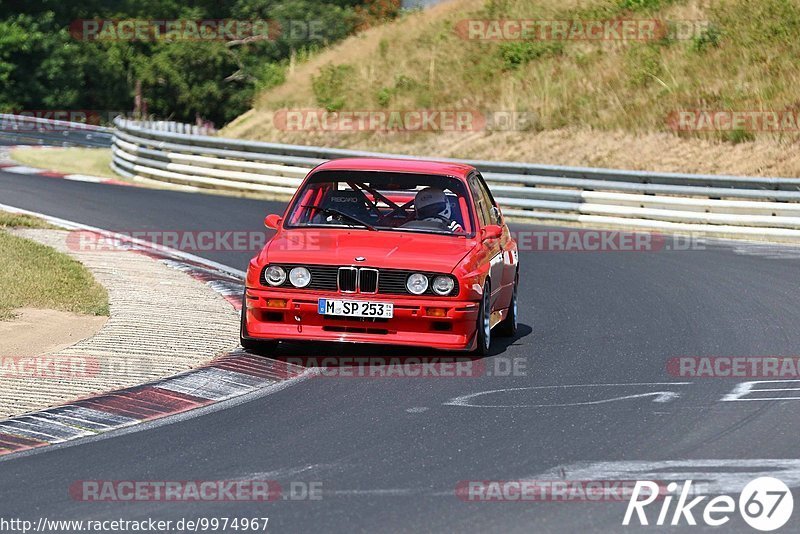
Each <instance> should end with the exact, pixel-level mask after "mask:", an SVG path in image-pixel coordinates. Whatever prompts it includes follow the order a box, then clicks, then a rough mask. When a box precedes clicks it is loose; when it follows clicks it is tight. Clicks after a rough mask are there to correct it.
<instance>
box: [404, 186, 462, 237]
mask: <svg viewBox="0 0 800 534" xmlns="http://www.w3.org/2000/svg"><path fill="white" fill-rule="evenodd" d="M414 210H415V211H416V213H417V220H418V221H430V222H439V223H440V224H442V225H444V226H445V227H446V228H447V229H448V230H450V231H451V232H463V231H464V229H463V228H462V227H461V225H460V224H458V221H455V220H453V219H451V218H450V215H451V210H450V203H449V202H448V201H447V197H446V196H445V194H444V191H442V190H441V189H438V188H435V187H426V188H425V189H423V190H421V191H420V192H419V193H417V196H416V197H415V199H414Z"/></svg>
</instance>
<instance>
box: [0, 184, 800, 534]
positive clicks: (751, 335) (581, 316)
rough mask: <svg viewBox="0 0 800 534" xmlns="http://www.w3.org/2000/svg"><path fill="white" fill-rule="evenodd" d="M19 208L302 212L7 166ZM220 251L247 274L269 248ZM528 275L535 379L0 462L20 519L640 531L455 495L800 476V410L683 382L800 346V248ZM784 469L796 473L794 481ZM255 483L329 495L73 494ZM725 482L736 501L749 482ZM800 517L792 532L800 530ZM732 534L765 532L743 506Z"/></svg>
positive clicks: (492, 362) (228, 215)
mask: <svg viewBox="0 0 800 534" xmlns="http://www.w3.org/2000/svg"><path fill="white" fill-rule="evenodd" d="M0 203H3V204H8V205H12V206H16V207H19V208H24V209H28V210H33V211H38V212H42V213H46V214H49V215H53V216H56V217H61V218H65V219H69V220H73V221H78V222H82V223H85V224H89V225H92V226H97V227H101V228H105V229H108V230H117V231H119V230H123V231H125V230H142V229H158V230H220V231H230V230H258V229H260V228H262V226H261V224H262V221H263V217H264V215H265V214H266V213H269V212H276V211H280V210H281V206H280V205H279V204H277V203H272V202H263V201H257V200H246V199H237V198H232V197H220V196H212V195H203V194H190V193H182V192H173V191H160V190H148V189H140V188H132V187H120V186H111V185H100V184H92V183H82V182H69V181H65V180H58V179H50V178H45V177H39V176H19V175H11V174H8V173H2V172H0ZM514 228H515V229H516V230H520V231H526V230H536V228H533V227H526V226H523V225H516V226H514ZM538 230H541V228H539V229H538ZM199 255H202V256H206V257H208V258H210V259H213V260H215V261H220V262H223V263H225V264H226V265H229V266H231V267H234V268H236V269H244V267H245V265H246V263H247V260H248V259H249V257H250V256H251V254H250V253H249V252H246V251H242V252H233V251H231V252H215V253H202V252H201V253H199ZM520 263H521V268H522V271H521V289H520V291H521V293H520V295H521V296H520V321H521V323H522V325H521V327H520V334H519V336H518V337H517V339H515V340H513V341H512V342H503V343H498V342H497V341H498V340H496V341H495V346H494V349H493V355H492V356H491V357H489V358H487V359H486V366H487V369H489V370H490V371H491V370H495V369H498V368H500V367H503V365H504V363H505V362H507V361H509V359H520V360H518V361H522V362H524V364H525V373H524V374H523V373H521V372H520V373H517V374H516V375H515V376H502V373H497V372H494V373H492V375H493V376H480V377H470V378H416V379H413V378H375V379H364V378H318V379H311V380H305V381H302V382H299V383H297V384H295V385H293V386H292V387H289V388H286V389H284V390H282V391H279V392H276V393H273V394H270V395H264V396H254V397H253V398H251V399H248V401H247V402H243V403H238V404H232V405H228V406H222V407H220V409H218V410H212V411H209V412H207V413H203V414H201V415H199V416H197V417H190V418H179V419H175V420H172V421H169V423H170V424H162V425H153V426H151V427H145V428H144V429H142V430H140V431H138V432H127V433H119V434H117V435H113V436H111V437H109V438H107V439H102V440H97V441H92V442H88V443H77V444H73V445H70V446H66V447H60V448H51V449H46V450H42V451H41V452H38V453H36V454H31V455H27V456H11V457H9V458H8V459H6V460H4V461H0V515H2V516H3V517H17V518H25V519H31V520H34V521H36V520H37V519H38V518H39V517H42V516H44V517H47V518H49V519H119V518H123V519H146V518H148V517H150V518H155V519H173V520H175V519H180V518H198V517H206V518H210V517H237V516H238V517H264V516H268V517H269V518H270V523H269V525H270V532H315V531H323V532H359V531H363V532H383V531H385V532H419V531H422V532H576V531H583V532H625V531H634V530H637V529H635V528H633V527H623V526H621V522H622V517H623V514H624V511H625V504H624V503H608V502H605V503H592V504H589V503H583V502H572V503H564V502H464V501H462V500H460V499H459V498H457V497H456V496H455V488H456V486H457V485H458V483H459V482H460V481H467V480H505V481H508V480H519V479H539V480H541V479H553V478H563V479H565V480H571V479H580V478H586V477H588V476H591V477H592V478H595V479H598V478H599V479H602V478H603V477H605V476H608V477H611V475H609V469H612V468H615V469H622V470H623V471H625V473H626V474H624V475H622V478H623V479H628V480H630V479H633V480H635V479H637V478H638V477H637V476H636V475H637V473H639V474H641V475H642V476H644V475H643V473H650V476H660V477H661V479H670V477H671V476H674V477H677V478H681V479H683V478H686V477H685V476H684V475H683V474H682V473H686V472H690V473H693V474H692V475H690V476H692V477H694V478H702V479H705V480H709V481H714V480H720V479H724V480H730V479H731V478H733V479H734V483H733V484H732V485H733V486H736V484H737V483H738V481H739V480H740V478H737V477H743V478H741V480H745V481H746V480H749V479H751V478H754V477H755V476H756V473H761V472H764V471H773V472H775V473H776V476H778V477H779V478H782V479H784V480H785V481H787V482H789V481H790V480H796V481H795V483H794V485H795V486H797V485H800V479H797V471H798V468H797V465H796V464H797V462H794V463H793V462H789V461H788V460H789V459H793V458H795V459H796V458H800V455H798V451H797V445H798V433H799V432H798V431H800V413H798V410H797V408H798V407H800V404H798V400H796V399H791V398H787V399H786V400H781V401H742V402H724V401H722V399H723V398H724V396H725V395H726V394H729V393H730V392H731V391H732V390H733V388H734V387H735V386H736V385H737V384H739V383H740V382H741V381H742V379H724V378H713V379H712V378H693V379H680V378H675V377H673V376H671V375H670V374H669V373H668V372H667V370H666V363H667V360H668V359H669V358H672V357H676V356H684V355H691V356H750V355H784V356H791V355H798V353H799V352H800V328H798V325H800V306H798V302H800V284H798V281H800V276H799V275H800V254H797V253H795V252H793V251H792V250H791V249H784V248H781V247H759V246H748V245H731V244H724V243H717V244H706V245H705V246H704V247H703V249H702V250H662V251H659V252H592V253H590V252H569V253H567V252H545V251H525V250H523V251H522V252H521V258H520ZM187 313H191V310H187ZM303 350H306V349H300V348H290V349H289V352H288V354H287V355H292V354H293V352H292V351H297V354H305V353H303V352H302V351H303ZM315 350H316V351H317V353H319V351H322V352H323V353H325V351H327V353H328V354H334V353H335V349H333V348H318V349H315ZM347 350H348V351H349V350H350V349H347ZM365 350H367V352H366V353H365V352H363V351H365ZM380 352H381V353H386V352H387V351H385V350H381V351H380ZM389 352H390V353H392V354H409V351H404V350H400V349H398V350H395V351H393V352H392V351H389ZM358 353H359V354H372V353H370V352H368V349H361V352H358ZM411 353H413V354H416V355H425V354H426V353H425V352H419V351H416V352H411ZM498 374H500V375H501V376H498ZM685 382H688V383H685ZM609 384H613V385H609ZM549 386H558V387H553V388H551V387H549ZM565 386H573V387H565ZM534 387H539V388H541V389H531V388H534ZM509 388H522V389H516V390H513V391H505V392H496V393H492V394H487V395H483V396H480V397H475V398H473V399H472V400H471V403H475V404H483V405H491V406H495V407H491V408H490V407H471V406H462V405H457V404H458V401H456V402H453V400H454V399H456V398H458V397H463V396H465V395H469V394H474V393H480V392H487V391H490V390H499V389H504V390H507V389H509ZM786 389H790V388H786ZM771 395H772V396H780V397H800V396H798V395H797V394H796V393H794V394H792V392H791V391H784V392H776V393H773V394H771ZM755 396H756V395H751V396H749V397H748V398H753V397H755ZM762 396H763V395H762ZM620 397H625V398H620ZM655 401H661V402H655ZM462 404H463V403H462ZM467 404H470V401H468V402H467ZM769 459H782V460H784V461H782V462H778V463H777V464H778V467H777V468H776V467H775V463H774V462H769V461H767V460H769ZM668 460H672V461H678V463H672V464H665V463H664V462H665V461H668ZM730 460H733V462H730ZM596 462H614V463H612V464H602V465H601V464H597V463H596ZM631 462H634V463H631ZM687 466H688V467H687ZM659 467H660V468H661V470H660V471H658V474H652V472H653V470H654V469H657V468H659ZM631 469H633V471H630V470H631ZM782 469H783V470H782ZM626 470H627V471H626ZM637 470H638V471H637ZM616 476H617V477H619V476H620V475H619V474H618V475H616ZM792 477H795V478H792ZM250 478H267V479H270V480H276V481H278V482H279V483H281V485H282V486H283V487H288V486H289V484H290V483H291V482H297V481H307V482H321V483H322V488H323V491H322V499H321V500H313V501H311V500H298V501H293V500H279V501H277V502H273V503H249V502H218V503H209V502H202V503H175V502H135V503H131V502H127V503H108V502H78V501H75V500H73V499H71V498H70V496H69V494H68V488H69V486H70V485H71V484H72V483H74V482H75V481H78V480H86V479H91V480H230V479H250ZM724 489H725V491H727V492H729V493H730V494H732V495H734V497H736V496H737V495H738V494H737V493H734V490H735V491H738V490H740V489H741V486H738V489H736V487H731V484H730V483H728V485H727V486H725V487H724ZM795 495H797V493H796V492H795ZM797 508H798V507H796V508H795V513H794V516H793V517H792V519H791V520H790V523H789V525H788V526H787V527H785V529H784V530H786V531H790V530H796V529H797V528H798V527H797V525H798V524H800V523H798V520H800V512H798V510H797ZM656 514H657V510H655V511H651V513H650V516H649V517H650V520H651V522H652V521H654V520H655V515H656ZM695 515H696V516H697V515H698V514H695ZM698 520H699V521H701V520H700V519H699V518H698ZM701 522H702V521H701ZM684 525H685V523H684ZM650 530H652V528H651V529H650ZM680 530H681V531H686V532H691V531H696V530H703V528H701V527H685V528H681V529H680ZM724 530H725V531H726V532H729V531H741V532H753V530H752V529H751V528H750V527H748V526H747V525H746V524H745V523H744V522H743V521H742V519H741V518H739V517H738V515H737V516H734V517H733V519H732V521H731V523H729V524H728V525H726V526H725V527H724ZM667 531H670V530H669V529H667Z"/></svg>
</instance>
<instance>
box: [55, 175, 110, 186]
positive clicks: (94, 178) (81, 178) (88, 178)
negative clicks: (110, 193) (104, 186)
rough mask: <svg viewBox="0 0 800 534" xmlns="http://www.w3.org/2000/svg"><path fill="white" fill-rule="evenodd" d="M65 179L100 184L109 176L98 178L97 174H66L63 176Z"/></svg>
mask: <svg viewBox="0 0 800 534" xmlns="http://www.w3.org/2000/svg"><path fill="white" fill-rule="evenodd" d="M64 179H65V180H72V181H74V182H91V183H94V184H101V183H103V182H105V181H107V180H110V178H100V177H99V176H87V175H86V174H68V175H66V176H64Z"/></svg>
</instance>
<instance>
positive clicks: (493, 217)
mask: <svg viewBox="0 0 800 534" xmlns="http://www.w3.org/2000/svg"><path fill="white" fill-rule="evenodd" d="M476 181H477V186H478V189H479V191H480V194H481V198H482V202H483V204H484V205H486V206H488V207H489V213H488V217H489V224H496V225H497V226H499V227H500V228H501V229H502V230H503V233H502V235H501V237H500V239H499V242H500V243H499V247H500V252H501V255H502V256H501V259H497V258H495V265H493V271H492V282H493V283H494V289H496V290H497V294H496V302H497V307H496V309H504V308H507V307H508V305H509V304H510V303H511V296H512V293H513V291H514V282H515V279H516V276H517V262H518V252H517V247H516V243H515V242H514V239H513V238H512V236H511V231H510V230H509V228H508V225H507V224H505V220H504V219H503V214H502V212H501V211H500V207H499V206H498V205H497V202H496V201H495V200H494V196H492V192H491V190H490V189H489V187H488V186H487V185H486V182H485V181H484V180H483V177H482V176H481V175H480V173H477V175H476ZM495 281H496V282H495ZM493 293H494V291H493Z"/></svg>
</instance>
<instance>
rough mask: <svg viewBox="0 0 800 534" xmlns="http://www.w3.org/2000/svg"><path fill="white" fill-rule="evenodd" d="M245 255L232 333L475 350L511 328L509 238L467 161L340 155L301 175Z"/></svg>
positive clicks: (265, 347) (256, 344) (270, 341)
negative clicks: (253, 252)
mask: <svg viewBox="0 0 800 534" xmlns="http://www.w3.org/2000/svg"><path fill="white" fill-rule="evenodd" d="M265 224H266V225H267V227H269V228H273V229H275V230H276V231H277V232H276V234H275V235H274V236H273V237H272V239H271V240H270V241H269V242H268V243H267V244H266V245H265V246H264V248H263V249H262V250H261V252H260V253H259V254H258V256H256V257H255V258H253V259H252V260H251V261H250V265H249V267H248V269H247V281H246V289H245V294H244V302H243V307H242V322H241V342H242V346H243V347H244V348H246V349H248V350H253V351H255V352H260V353H268V352H270V351H271V350H273V349H274V348H275V346H276V343H277V342H278V341H296V340H313V341H339V342H342V341H343V342H358V343H383V344H392V345H411V346H417V347H430V348H435V349H445V350H455V351H474V352H476V353H477V354H480V355H482V354H486V353H487V352H488V350H489V346H490V344H491V338H492V332H493V331H494V332H495V333H496V334H499V335H505V336H513V335H514V334H515V333H516V330H517V285H518V283H519V265H518V252H517V244H516V242H515V241H514V239H513V238H512V236H511V234H510V233H509V229H508V226H507V225H506V224H505V221H504V219H503V215H502V213H501V212H500V208H499V207H498V206H497V204H496V203H495V201H494V199H493V198H492V194H491V192H490V191H489V188H488V187H487V186H486V183H485V182H484V180H483V178H482V177H481V175H480V173H479V172H478V171H477V170H476V169H475V168H474V167H471V166H469V165H462V164H456V163H442V162H430V161H416V160H413V161H412V160H399V159H397V160H396V159H340V160H334V161H329V162H327V163H323V164H322V165H319V166H317V167H316V168H314V169H313V170H312V171H311V172H309V174H308V175H307V176H306V178H305V180H304V181H303V183H302V184H301V185H300V187H299V188H298V190H297V192H296V193H295V195H294V197H293V198H292V200H291V202H290V203H289V205H288V207H287V209H286V212H285V213H284V215H283V217H280V216H278V215H268V216H267V218H266V220H265Z"/></svg>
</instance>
